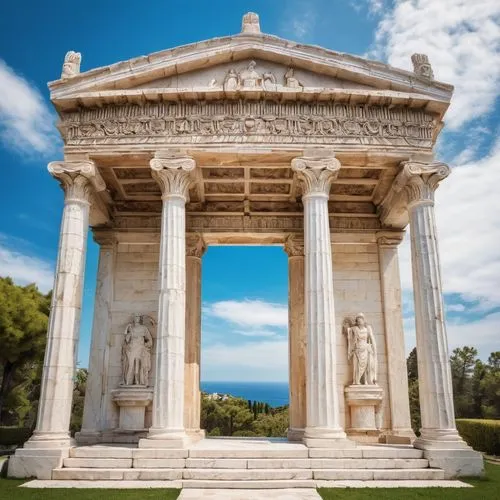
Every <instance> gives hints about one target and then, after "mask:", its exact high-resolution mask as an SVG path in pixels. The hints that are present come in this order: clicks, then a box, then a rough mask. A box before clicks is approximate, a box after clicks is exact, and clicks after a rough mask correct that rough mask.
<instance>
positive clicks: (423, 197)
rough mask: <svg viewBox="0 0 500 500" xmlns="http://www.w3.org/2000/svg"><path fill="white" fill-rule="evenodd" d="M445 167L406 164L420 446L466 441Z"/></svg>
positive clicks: (417, 443) (418, 443) (441, 165)
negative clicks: (447, 261) (443, 227)
mask: <svg viewBox="0 0 500 500" xmlns="http://www.w3.org/2000/svg"><path fill="white" fill-rule="evenodd" d="M449 171H450V170H449V168H448V167H447V166H446V165H444V164H442V163H436V164H427V165H426V164H421V163H412V162H409V163H406V164H405V165H404V170H403V172H406V174H407V182H406V185H405V188H404V189H405V192H406V195H407V198H408V212H409V216H410V232H411V259H412V269H413V293H414V298H415V326H416V338H417V356H418V379H419V393H420V413H421V418H422V428H421V435H420V438H419V439H418V440H417V441H416V443H415V445H416V446H419V445H420V446H424V447H425V446H426V445H427V444H429V442H433V441H461V440H460V437H459V435H458V433H457V430H456V425H455V414H454V408H453V389H452V383H451V368H450V362H449V357H448V340H447V335H446V325H445V314H444V303H443V291H442V285H441V270H440V263H439V251H438V243H437V233H436V223H435V217H434V191H435V189H436V188H437V186H438V183H439V182H440V181H441V180H442V179H444V178H445V177H446V176H447V175H448V174H449Z"/></svg>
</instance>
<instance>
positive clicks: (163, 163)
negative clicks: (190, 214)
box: [150, 156, 196, 200]
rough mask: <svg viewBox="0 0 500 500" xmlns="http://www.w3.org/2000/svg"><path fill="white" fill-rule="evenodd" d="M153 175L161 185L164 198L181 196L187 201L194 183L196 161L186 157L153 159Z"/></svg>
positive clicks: (151, 163)
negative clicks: (193, 173)
mask: <svg viewBox="0 0 500 500" xmlns="http://www.w3.org/2000/svg"><path fill="white" fill-rule="evenodd" d="M150 167H151V175H152V176H153V179H155V180H156V182H157V183H158V184H159V186H160V189H161V192H162V198H163V199H167V198H169V197H171V196H181V197H183V198H184V200H187V198H188V193H189V187H190V186H191V184H192V182H193V178H192V176H191V173H192V171H193V170H194V169H195V167H196V163H195V161H194V160H193V159H192V158H190V157H188V156H186V157H170V158H168V157H167V158H153V159H152V160H151V161H150Z"/></svg>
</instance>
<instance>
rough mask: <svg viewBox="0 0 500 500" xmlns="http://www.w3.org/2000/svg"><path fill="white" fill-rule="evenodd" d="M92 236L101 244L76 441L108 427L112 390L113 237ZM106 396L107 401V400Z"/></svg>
mask: <svg viewBox="0 0 500 500" xmlns="http://www.w3.org/2000/svg"><path fill="white" fill-rule="evenodd" d="M94 240H95V241H96V242H97V243H98V244H99V245H100V250H99V264H98V268H97V281H96V289H95V300H94V319H93V322H92V341H91V345H90V361H89V375H88V379H87V386H86V390H85V403H84V407H83V421H82V430H81V432H80V433H78V435H77V436H76V437H77V440H78V442H80V441H82V442H89V441H90V442H91V441H92V440H93V439H92V438H94V439H95V440H98V439H99V436H100V433H101V432H102V431H103V430H105V429H106V428H107V425H106V423H107V420H108V418H109V417H108V411H109V409H110V406H111V404H110V403H111V394H110V392H109V391H107V390H106V384H107V372H108V366H109V349H110V347H111V338H110V336H111V305H112V301H113V274H114V273H113V268H114V261H115V238H114V235H113V234H112V233H109V232H104V231H96V232H94ZM106 399H107V401H106Z"/></svg>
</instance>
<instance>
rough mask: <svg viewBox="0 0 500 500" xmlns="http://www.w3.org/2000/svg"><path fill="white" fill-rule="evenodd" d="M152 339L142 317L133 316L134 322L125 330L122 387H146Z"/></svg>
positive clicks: (149, 369) (149, 368) (138, 315)
mask: <svg viewBox="0 0 500 500" xmlns="http://www.w3.org/2000/svg"><path fill="white" fill-rule="evenodd" d="M152 348H153V337H152V336H151V333H150V331H149V330H148V328H147V327H146V326H144V324H143V316H141V315H140V314H137V313H136V314H134V320H133V322H132V323H129V324H128V325H127V327H126V328H125V335H124V339H123V349H122V373H123V384H124V385H148V380H149V372H150V371H151V350H152Z"/></svg>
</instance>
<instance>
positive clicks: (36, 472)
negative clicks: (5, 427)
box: [7, 446, 69, 479]
mask: <svg viewBox="0 0 500 500" xmlns="http://www.w3.org/2000/svg"><path fill="white" fill-rule="evenodd" d="M68 457H69V446H68V447H64V448H38V447H35V448H18V449H17V450H16V453H15V454H14V455H13V456H11V457H10V458H9V465H8V470H7V476H8V477H16V478H27V477H36V478H37V479H52V470H53V469H57V468H60V467H62V464H63V460H64V459H65V458H68Z"/></svg>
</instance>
